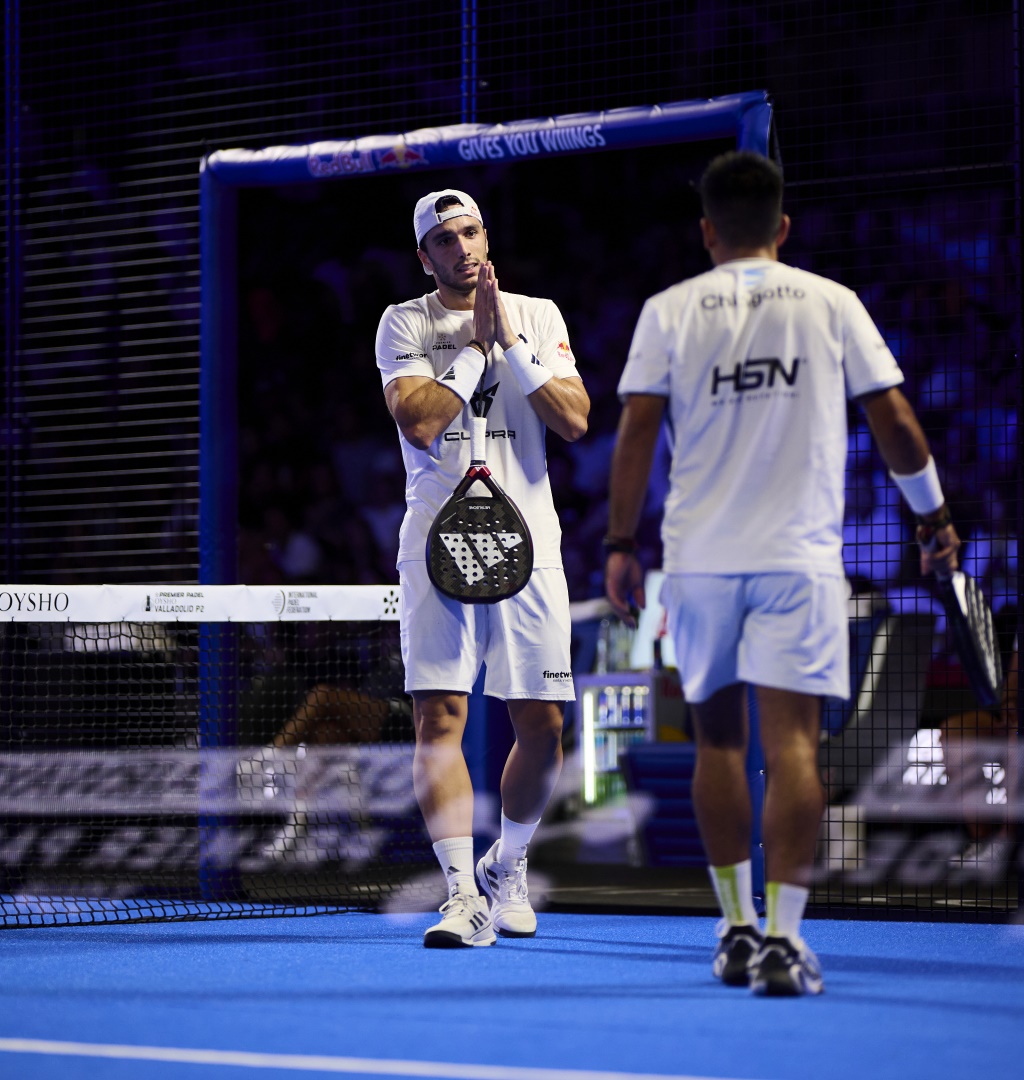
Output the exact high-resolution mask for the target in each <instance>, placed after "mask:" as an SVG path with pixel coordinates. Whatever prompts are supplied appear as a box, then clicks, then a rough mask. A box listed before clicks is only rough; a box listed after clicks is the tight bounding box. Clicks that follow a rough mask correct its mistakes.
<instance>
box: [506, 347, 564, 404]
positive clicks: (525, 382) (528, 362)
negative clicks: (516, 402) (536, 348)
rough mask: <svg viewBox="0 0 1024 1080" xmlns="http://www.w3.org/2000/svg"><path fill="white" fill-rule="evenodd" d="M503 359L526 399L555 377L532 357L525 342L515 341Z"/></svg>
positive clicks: (530, 350) (531, 351)
mask: <svg viewBox="0 0 1024 1080" xmlns="http://www.w3.org/2000/svg"><path fill="white" fill-rule="evenodd" d="M505 359H506V360H507V361H508V366H509V367H510V368H511V369H512V374H513V375H515V377H516V382H518V383H519V386H520V387H521V388H522V391H523V393H524V394H526V396H527V397H529V396H530V394H532V393H533V392H534V390H539V389H540V388H541V387H542V386H543V385H544V384H545V383H546V382H547V381H548V379H553V378H554V377H555V373H554V372H553V371H551V370H550V369H549V368H546V367H545V366H544V365H543V364H542V363H541V362H540V361H539V360H538V359H537V357H536V356H534V355H533V350H532V349H531V348H530V346H529V345H527V344H526V342H525V341H517V342H516V343H515V345H513V346H512V348H511V349H506V350H505Z"/></svg>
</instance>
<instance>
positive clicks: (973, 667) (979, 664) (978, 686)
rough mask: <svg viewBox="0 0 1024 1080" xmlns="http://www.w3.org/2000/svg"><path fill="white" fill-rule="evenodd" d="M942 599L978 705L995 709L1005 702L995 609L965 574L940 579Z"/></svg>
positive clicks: (960, 573)
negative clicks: (993, 615)
mask: <svg viewBox="0 0 1024 1080" xmlns="http://www.w3.org/2000/svg"><path fill="white" fill-rule="evenodd" d="M938 582H939V597H940V598H941V600H942V606H943V607H944V608H945V609H946V621H947V622H948V623H949V628H950V631H951V633H952V635H953V646H954V648H955V649H956V652H957V655H958V656H959V657H960V663H961V664H963V668H964V674H965V675H966V676H967V679H968V682H970V684H971V689H972V690H973V691H974V696H975V697H976V698H977V699H978V704H979V705H983V706H984V707H985V708H987V709H993V708H995V707H996V706H997V705H998V704H999V703H1000V701H1001V700H1002V693H1003V661H1002V657H1001V656H1000V655H999V639H998V638H997V637H996V628H995V623H994V621H993V619H992V609H991V608H990V607H989V605H988V601H987V600H986V599H985V595H984V593H983V592H982V591H981V586H980V585H979V584H978V583H977V581H975V580H974V578H973V577H971V575H970V574H966V573H964V571H963V570H956V571H954V572H953V574H952V575H951V576H950V577H948V578H941V577H940V578H939V579H938Z"/></svg>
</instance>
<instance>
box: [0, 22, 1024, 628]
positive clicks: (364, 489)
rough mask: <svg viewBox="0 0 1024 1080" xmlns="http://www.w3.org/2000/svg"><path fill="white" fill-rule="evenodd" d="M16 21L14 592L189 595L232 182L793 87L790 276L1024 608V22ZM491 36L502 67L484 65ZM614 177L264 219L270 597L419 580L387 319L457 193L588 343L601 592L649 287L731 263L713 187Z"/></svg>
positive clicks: (253, 336)
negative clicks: (419, 217)
mask: <svg viewBox="0 0 1024 1080" xmlns="http://www.w3.org/2000/svg"><path fill="white" fill-rule="evenodd" d="M6 11H7V16H8V19H7V26H8V29H10V28H11V27H13V28H14V30H15V31H16V33H14V34H11V33H9V34H8V36H7V38H6V39H5V46H6V57H7V67H6V71H7V89H8V94H7V99H6V119H7V121H8V122H7V128H6V134H7V140H6V143H5V147H6V159H5V160H6V164H7V169H6V172H5V184H6V194H7V203H6V207H5V209H6V215H5V220H4V226H5V231H4V234H3V239H4V255H5V269H6V271H7V273H6V277H5V288H6V291H5V309H4V316H5V341H6V345H7V348H6V352H5V371H4V375H5V377H4V380H3V397H2V403H3V431H4V436H5V437H4V438H3V440H2V443H0V455H2V458H3V471H4V487H3V491H2V494H0V537H2V541H0V542H2V544H3V557H2V562H3V569H2V571H0V572H2V573H3V576H4V578H5V580H7V581H10V582H40V583H50V582H53V583H56V582H100V581H166V582H189V581H194V580H195V579H196V575H197V568H198V552H197V523H196V510H197V503H198V490H197V484H198V482H197V475H198V419H197V418H198V362H197V356H198V288H199V280H198V279H199V253H198V227H197V220H198V215H197V179H198V164H199V160H200V158H201V156H202V155H203V153H204V152H206V151H208V150H210V149H217V148H225V147H232V146H241V147H250V148H258V147H263V146H267V145H273V144H279V143H303V142H308V141H313V140H316V139H328V138H348V137H355V136H358V135H362V134H378V133H385V132H399V131H407V130H411V129H415V128H419V127H424V126H430V125H438V124H450V123H454V122H459V121H460V120H476V121H480V122H498V121H508V120H514V119H522V118H529V117H538V116H545V115H555V114H564V113H569V112H572V111H590V110H595V109H602V108H615V107H619V106H626V105H650V104H656V103H658V102H662V101H673V100H686V99H692V98H702V97H709V96H716V95H720V94H724V93H730V92H735V91H740V90H747V89H754V88H764V89H767V90H768V91H769V92H770V93H771V94H772V95H773V99H774V102H775V106H776V118H777V125H778V134H779V140H780V146H781V152H782V159H783V163H784V166H785V171H786V177H787V184H788V196H787V209H788V211H789V212H790V213H791V214H792V216H793V218H794V222H795V227H794V235H793V239H792V240H791V242H790V243H789V244H788V245H787V247H786V248H785V249H784V256H785V258H786V259H787V260H788V261H790V262H793V263H795V264H797V265H801V266H805V267H807V268H808V269H812V270H815V271H817V272H820V273H823V274H825V275H828V276H832V277H836V278H838V279H840V280H842V281H844V282H845V283H846V284H848V285H850V286H851V287H853V288H855V289H856V290H857V292H858V294H859V295H860V296H861V297H862V299H863V300H864V301H865V303H866V304H867V306H868V309H869V310H870V312H871V313H872V315H873V316H874V317H875V319H876V321H877V322H878V323H879V325H880V327H881V328H882V330H883V333H884V334H885V336H886V338H887V339H888V340H889V342H890V344H891V345H892V347H893V350H894V352H895V353H896V355H897V357H898V359H899V360H900V362H901V364H902V366H903V368H904V370H905V372H906V374H907V380H908V381H907V388H908V392H909V394H910V396H911V398H912V400H913V401H914V403H915V405H916V406H917V408H918V410H919V412H920V414H921V416H922V418H923V420H924V422H925V424H926V426H927V429H928V431H929V434H930V436H931V438H932V440H933V443H934V446H935V451H936V457H937V458H938V460H939V462H940V466H941V469H942V473H943V478H944V482H945V485H946V488H947V491H948V493H949V496H950V501H951V503H952V505H953V508H954V512H955V513H956V515H957V520H958V523H959V524H960V525H961V526H962V531H963V532H964V534H965V535H966V536H968V537H969V538H970V541H971V546H970V547H969V548H968V559H973V560H974V561H973V562H971V563H970V565H971V568H972V569H974V570H975V571H976V572H977V573H978V574H979V576H980V577H982V579H983V581H984V584H985V585H986V587H987V588H988V589H989V591H990V594H991V595H992V596H993V600H994V601H995V605H996V606H997V607H998V608H1000V609H1001V610H1012V608H1013V607H1014V606H1015V605H1016V603H1017V592H1018V578H1017V570H1016V536H1017V535H1018V534H1019V531H1020V530H1019V524H1018V520H1019V514H1020V499H1019V490H1018V485H1019V468H1018V460H1019V458H1018V435H1017V420H1018V413H1019V407H1020V358H1019V349H1020V333H1021V326H1020V322H1021V319H1020V316H1021V275H1020V243H1019V241H1020V221H1019V212H1020V199H1019V191H1020V189H1019V177H1020V139H1019V113H1018V111H1017V106H1018V103H1019V59H1020V53H1019V42H1020V37H1019V33H1020V31H1019V14H1018V12H1017V11H1016V6H1015V5H1014V4H1011V3H1009V2H1004V3H967V2H954V0H940V2H928V3H910V2H903V3H891V2H877V3H875V2H860V3H825V2H808V3H795V2H794V3H785V2H783V3H771V4H769V3H739V2H725V3H712V2H710V0H702V2H694V3H656V2H650V0H637V2H633V3H619V4H605V3H596V4H595V3H589V2H586V3H584V2H575V0H574V2H569V3H564V4H555V5H551V4H546V3H545V4H542V3H534V2H526V0H521V2H520V0H511V2H503V3H502V4H500V5H499V4H492V3H486V2H480V3H477V4H470V3H468V2H467V3H462V4H458V3H450V4H429V5H428V4H422V3H420V4H416V3H408V2H406V3H403V2H389V0H385V2H378V3H374V4H365V3H351V4H347V5H337V4H334V3H327V2H320V0H309V2H300V3H292V4H288V5H280V4H269V3H258V2H257V3H246V4H241V3H235V2H226V0H213V2H210V3H204V4H188V3H167V2H142V3H133V4H126V3H110V2H102V0H101V2H98V3H76V2H70V3H69V2H67V0H63V2H59V3H58V2H55V0H35V2H34V3H32V4H31V5H29V4H23V3H16V2H14V0H8V2H7V4H6ZM473 13H475V14H473ZM471 16H472V18H473V19H475V30H474V33H475V51H474V50H467V49H465V48H464V42H463V29H462V28H463V24H464V23H467V24H468V21H469V20H470V18H471ZM470 56H471V57H475V67H474V68H471V67H470V66H469V65H468V64H466V63H464V59H465V58H466V57H470ZM471 75H475V78H471V77H470V76H471ZM615 156H616V155H611V154H609V155H605V156H603V157H602V156H599V155H594V156H585V157H581V158H579V159H574V162H573V163H572V164H565V165H564V166H563V165H558V166H557V168H559V169H562V168H564V169H565V170H572V169H575V170H577V171H576V172H575V174H573V175H572V176H568V175H563V176H559V177H556V178H555V180H553V182H552V183H551V185H550V190H548V189H547V188H546V187H544V185H541V190H538V189H537V183H536V181H534V180H522V179H520V178H518V174H517V176H516V177H512V176H510V175H507V174H508V173H509V170H508V169H506V170H505V171H502V170H501V169H500V168H498V169H495V168H494V167H486V168H478V169H468V170H460V171H459V174H458V176H456V177H453V178H447V177H442V176H441V175H440V174H436V173H431V174H424V176H423V177H422V178H413V179H412V180H406V179H401V180H396V181H395V182H394V184H393V185H392V188H391V189H390V190H389V188H388V185H387V184H386V183H385V182H383V181H378V180H374V181H372V182H371V183H372V184H373V185H379V186H374V187H373V188H372V191H373V200H374V206H373V208H372V211H371V212H369V213H367V212H366V211H365V209H364V208H362V207H359V206H358V205H355V200H356V199H357V198H359V197H362V193H364V192H369V191H370V190H371V188H370V187H369V186H365V185H364V182H363V181H353V182H346V183H340V184H338V185H336V186H331V185H327V186H325V188H324V189H323V190H319V191H318V192H317V193H316V194H315V195H310V194H308V193H306V194H299V193H297V192H270V191H268V192H263V193H257V194H251V195H247V196H246V199H245V200H244V205H243V239H242V248H243V251H242V254H243V263H242V266H243V281H242V293H241V304H240V307H241V310H240V313H239V315H240V320H241V327H240V329H241V335H242V340H243V345H244V349H245V351H244V353H243V364H244V365H248V366H246V367H245V368H244V372H245V374H244V375H243V379H244V385H243V386H242V387H241V388H240V392H241V401H242V406H243V425H244V433H245V442H244V444H243V476H242V487H243V499H242V506H241V521H242V525H243V530H242V543H243V550H242V561H243V567H245V569H244V571H243V577H244V578H246V579H247V580H249V581H250V582H258V581H270V580H274V581H276V580H309V579H310V577H316V578H319V579H320V580H322V581H325V582H326V581H354V582H361V581H382V580H393V577H394V567H393V559H392V558H391V554H390V552H389V551H388V550H387V541H386V537H387V535H388V528H389V526H390V523H391V522H392V521H393V519H394V518H395V517H396V510H395V506H396V505H397V503H398V502H399V501H400V491H399V490H398V488H397V486H396V484H395V482H394V476H393V466H394V460H395V458H394V454H395V449H396V443H397V439H395V438H394V433H393V430H392V429H391V428H389V427H388V424H389V421H388V420H387V417H386V414H385V413H384V412H383V407H382V398H381V394H380V386H379V382H378V380H377V376H376V370H375V368H374V366H373V357H372V330H373V328H374V327H375V325H376V320H377V319H378V318H379V315H380V312H381V310H382V308H383V306H384V305H385V304H386V303H389V302H394V301H400V300H403V299H407V298H409V297H410V296H412V295H416V294H417V293H419V292H422V291H425V289H426V287H427V286H428V285H429V283H428V282H427V280H426V279H425V278H424V277H423V275H422V274H421V273H420V271H419V269H418V267H417V265H416V263H415V261H414V255H413V252H412V242H411V230H410V228H409V221H408V219H409V217H410V207H411V201H412V200H413V199H414V198H415V197H416V196H417V195H418V194H420V193H421V192H420V190H419V189H420V187H423V185H424V184H425V183H426V184H429V186H435V182H436V183H437V184H438V185H440V184H441V183H442V182H451V180H457V181H458V182H459V183H460V184H464V185H465V186H471V185H472V186H473V189H474V194H476V195H477V196H478V198H479V199H480V201H481V203H482V204H483V205H484V206H485V209H486V211H487V213H488V226H489V228H490V230H491V232H492V242H493V244H494V249H495V251H494V253H495V258H496V260H498V261H499V269H500V270H501V272H502V278H503V284H504V285H505V286H506V287H509V288H515V289H522V290H523V291H527V292H532V293H535V294H539V295H550V296H553V297H554V298H555V299H556V300H557V301H558V302H559V304H560V306H562V309H563V313H564V314H565V315H566V319H567V322H568V324H569V329H570V337H571V341H572V343H573V347H574V351H575V352H576V355H577V358H578V360H579V363H580V369H581V372H582V374H583V375H584V378H585V380H586V382H587V385H588V388H589V389H590V392H591V396H592V398H593V399H594V415H593V423H592V432H591V435H590V436H588V438H587V440H585V442H584V444H583V445H581V446H579V447H577V448H573V449H572V450H571V451H570V450H568V449H566V448H562V447H556V446H555V445H554V444H555V443H556V442H557V440H554V439H552V447H551V452H552V460H553V479H554V482H555V488H556V498H557V500H558V502H559V505H560V508H561V510H562V513H563V519H564V522H565V526H566V533H567V563H568V564H569V565H570V566H571V567H572V573H571V587H572V594H573V597H574V599H581V598H583V597H584V596H586V595H593V594H594V593H595V592H596V591H598V584H597V579H596V575H595V568H596V566H597V562H598V560H597V552H596V548H595V546H594V544H595V539H596V538H597V537H599V536H600V533H601V531H602V529H603V522H602V521H601V515H602V507H601V500H602V494H601V484H602V482H603V475H602V470H603V469H604V468H606V461H607V451H608V447H609V443H610V433H611V429H612V426H613V425H614V420H615V414H616V412H617V407H616V404H615V402H614V397H613V393H612V391H613V388H614V385H615V381H616V379H617V377H618V373H619V371H620V370H621V367H622V363H623V361H624V356H625V347H626V343H627V342H628V337H629V333H630V331H631V329H632V321H633V319H634V318H635V315H636V312H637V311H638V310H639V305H640V303H641V302H642V300H643V298H644V296H645V295H647V294H648V293H649V292H650V291H653V290H654V289H656V288H660V287H663V286H664V285H667V284H669V283H670V282H671V281H673V280H676V279H678V278H679V277H681V276H685V275H687V274H691V273H694V272H697V271H699V270H701V269H703V268H704V266H705V265H706V263H705V262H704V255H703V252H702V251H701V250H700V248H699V245H698V243H697V233H696V224H695V216H696V207H695V204H694V201H693V198H692V193H690V192H689V189H688V187H687V185H686V179H687V178H688V174H689V172H690V171H692V163H690V164H685V163H684V164H680V163H679V162H673V161H671V160H668V159H667V157H666V153H665V152H664V151H662V152H644V153H637V154H635V155H631V156H630V157H629V158H628V159H627V160H622V161H620V162H616V163H613V162H612V161H611V160H610V159H611V158H613V157H615ZM552 167H553V168H555V167H556V166H552ZM525 168H528V169H531V170H532V169H534V168H537V169H540V168H541V166H533V165H531V166H526V167H525ZM531 175H533V174H532V173H531ZM361 185H364V186H361ZM392 192H393V193H394V197H392ZM390 203H393V205H394V214H393V215H392V214H391V213H390V212H388V213H382V211H381V207H382V205H384V204H390ZM381 218H384V219H386V220H385V221H383V222H381V221H380V219H381ZM527 220H529V221H530V222H531V224H532V223H533V222H534V221H537V222H542V223H544V230H545V231H544V236H543V239H541V238H538V237H536V236H535V235H533V234H531V233H529V232H526V233H525V234H524V229H523V225H524V221H527ZM374 222H378V223H380V224H381V227H382V228H385V227H386V230H387V232H386V235H384V234H381V236H380V237H379V238H378V237H377V236H375V235H373V231H372V227H373V224H374ZM613 223H614V228H613V227H612V226H613ZM12 227H13V231H12ZM249 373H251V374H252V377H251V378H248V377H247V376H248V375H249ZM307 391H310V392H311V395H312V396H311V395H310V393H307ZM311 409H312V411H310V410H311ZM388 446H390V448H391V449H390V452H388V450H387V447H388ZM851 447H852V449H853V451H854V457H853V464H854V468H853V470H852V471H851V488H850V496H851V498H850V511H849V514H848V518H849V521H848V525H849V532H848V540H850V547H849V548H848V552H849V553H850V554H851V562H850V564H849V568H850V571H851V573H854V574H857V575H859V576H860V577H861V578H864V579H865V581H864V582H863V584H866V583H867V581H874V583H875V584H877V585H879V586H882V587H885V588H895V589H898V588H900V587H903V586H904V585H908V584H909V583H910V582H911V580H912V574H913V566H912V562H913V560H912V554H910V555H906V552H909V551H910V548H909V537H910V534H909V522H908V521H907V520H906V518H905V516H903V514H902V511H901V510H900V508H899V507H898V505H895V504H893V505H888V504H886V503H885V497H884V495H883V494H880V493H879V492H880V488H879V484H878V476H879V462H878V459H877V456H876V455H875V454H874V453H873V452H872V451H871V450H870V448H869V447H868V446H867V445H866V443H865V442H864V440H863V439H862V438H858V436H857V435H856V434H855V435H854V436H853V437H852V438H851ZM339 462H343V463H344V465H343V467H339ZM389 462H390V464H389ZM353 485H354V488H355V490H349V488H351V487H352V486H353ZM651 510H652V513H651V515H650V518H649V522H648V535H647V539H648V542H649V543H648V546H649V549H650V551H649V556H650V558H651V559H653V560H656V558H657V539H656V535H655V534H654V530H653V528H651V523H652V522H653V521H654V519H655V517H656V510H657V507H656V506H652V507H651ZM880 538H881V539H882V540H884V542H883V543H881V544H879V543H878V541H879V540H880Z"/></svg>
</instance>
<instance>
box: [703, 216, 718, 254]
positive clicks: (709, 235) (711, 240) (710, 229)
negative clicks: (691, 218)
mask: <svg viewBox="0 0 1024 1080" xmlns="http://www.w3.org/2000/svg"><path fill="white" fill-rule="evenodd" d="M700 234H701V236H702V237H703V238H704V247H705V248H706V249H707V250H708V251H710V250H711V249H712V248H713V247H714V246H715V244H717V243H718V233H716V232H715V227H714V225H712V224H711V222H710V220H709V219H708V218H706V217H702V218H701V219H700Z"/></svg>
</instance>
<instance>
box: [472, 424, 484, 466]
mask: <svg viewBox="0 0 1024 1080" xmlns="http://www.w3.org/2000/svg"><path fill="white" fill-rule="evenodd" d="M486 445H487V418H486V417H485V416H473V417H470V421H469V457H470V464H471V465H483V464H484V462H485V460H486V458H487V453H486V450H485V447H486Z"/></svg>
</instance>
